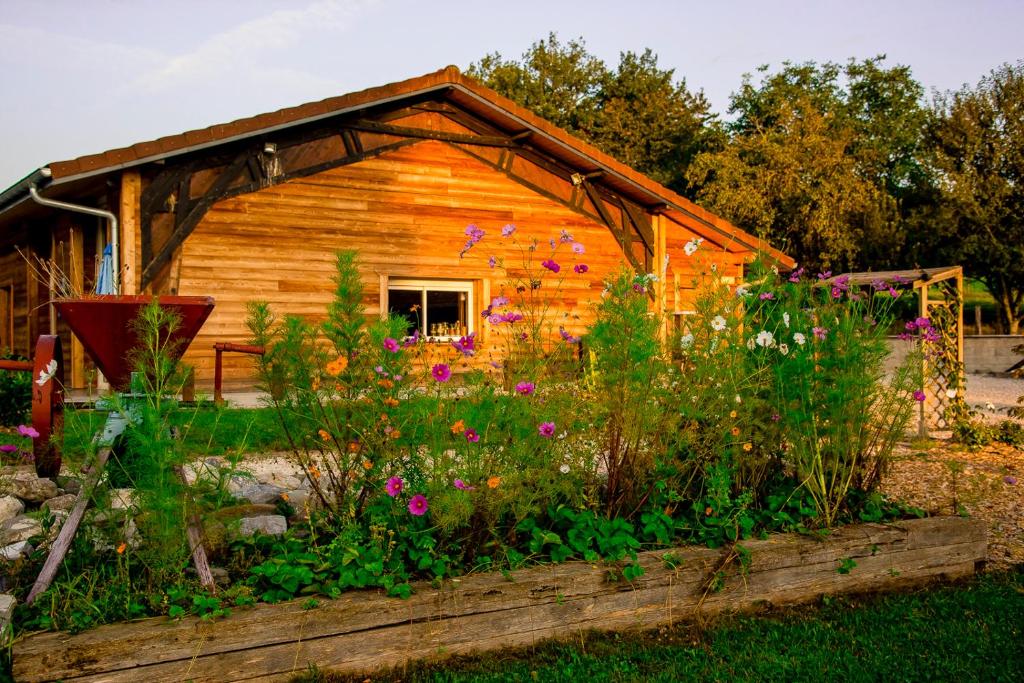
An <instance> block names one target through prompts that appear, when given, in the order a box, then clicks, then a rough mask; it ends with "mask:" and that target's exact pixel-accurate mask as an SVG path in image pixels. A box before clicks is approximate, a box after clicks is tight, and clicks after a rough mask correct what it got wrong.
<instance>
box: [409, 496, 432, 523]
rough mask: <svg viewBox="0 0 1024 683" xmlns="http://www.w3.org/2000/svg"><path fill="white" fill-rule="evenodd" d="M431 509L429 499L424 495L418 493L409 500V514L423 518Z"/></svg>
mask: <svg viewBox="0 0 1024 683" xmlns="http://www.w3.org/2000/svg"><path fill="white" fill-rule="evenodd" d="M429 507H430V506H429V505H427V497H426V496H424V495H423V494H422V493H417V494H416V495H415V496H413V497H412V498H410V499H409V512H410V514H413V515H416V516H417V517H422V516H423V515H424V514H425V513H426V511H427V509H428V508H429Z"/></svg>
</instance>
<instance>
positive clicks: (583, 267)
mask: <svg viewBox="0 0 1024 683" xmlns="http://www.w3.org/2000/svg"><path fill="white" fill-rule="evenodd" d="M572 269H573V271H575V273H576V274H577V275H583V273H585V272H587V271H588V270H590V266H588V265H587V264H586V263H577V264H576V265H575V266H573V267H572Z"/></svg>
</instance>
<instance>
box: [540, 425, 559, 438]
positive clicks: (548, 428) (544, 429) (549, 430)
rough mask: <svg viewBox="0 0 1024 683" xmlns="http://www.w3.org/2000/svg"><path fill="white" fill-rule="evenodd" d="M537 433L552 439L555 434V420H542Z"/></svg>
mask: <svg viewBox="0 0 1024 683" xmlns="http://www.w3.org/2000/svg"><path fill="white" fill-rule="evenodd" d="M537 433H539V434H540V435H541V436H543V437H544V438H547V439H550V438H551V437H553V436H554V435H555V423H554V422H541V423H540V424H539V425H537Z"/></svg>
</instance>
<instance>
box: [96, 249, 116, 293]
mask: <svg viewBox="0 0 1024 683" xmlns="http://www.w3.org/2000/svg"><path fill="white" fill-rule="evenodd" d="M96 293H97V294H114V293H115V292H114V252H113V250H112V249H111V247H110V245H109V244H108V245H107V246H106V247H104V248H103V260H102V261H100V274H99V276H98V277H97V278H96Z"/></svg>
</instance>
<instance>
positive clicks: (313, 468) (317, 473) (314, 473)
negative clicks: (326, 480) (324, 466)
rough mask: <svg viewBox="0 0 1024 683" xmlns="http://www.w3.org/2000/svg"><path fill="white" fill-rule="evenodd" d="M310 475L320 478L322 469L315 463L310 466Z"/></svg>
mask: <svg viewBox="0 0 1024 683" xmlns="http://www.w3.org/2000/svg"><path fill="white" fill-rule="evenodd" d="M309 476H311V477H313V478H314V479H319V478H320V470H318V469H317V468H316V466H315V465H312V466H310V468H309Z"/></svg>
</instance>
